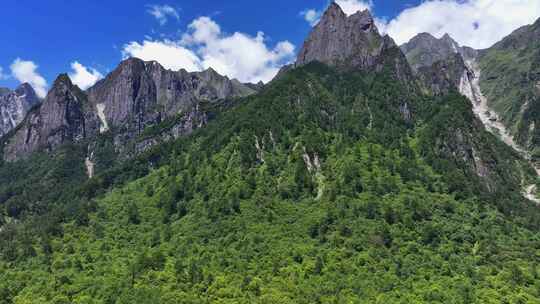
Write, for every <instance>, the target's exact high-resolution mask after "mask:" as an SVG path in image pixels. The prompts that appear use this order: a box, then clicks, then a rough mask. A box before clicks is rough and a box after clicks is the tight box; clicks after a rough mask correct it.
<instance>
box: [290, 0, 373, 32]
mask: <svg viewBox="0 0 540 304" xmlns="http://www.w3.org/2000/svg"><path fill="white" fill-rule="evenodd" d="M336 3H337V4H338V5H339V6H340V7H341V9H342V10H343V12H344V13H345V14H347V15H348V16H350V15H352V14H354V13H356V12H358V11H364V10H366V9H368V10H371V9H372V8H373V1H371V0H369V1H362V0H336ZM322 13H323V10H317V9H314V8H311V9H306V10H303V11H302V12H300V15H301V16H302V17H303V18H304V20H306V21H307V22H308V23H309V25H311V26H315V25H316V24H317V23H319V19H320V18H321V16H322Z"/></svg>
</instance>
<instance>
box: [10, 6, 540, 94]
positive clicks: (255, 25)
mask: <svg viewBox="0 0 540 304" xmlns="http://www.w3.org/2000/svg"><path fill="white" fill-rule="evenodd" d="M342 1H351V2H355V3H360V2H362V1H361V0H342ZM455 1H456V3H455V4H456V5H457V6H458V7H457V8H458V10H459V9H462V7H460V6H459V5H461V4H460V3H462V2H463V1H462V0H455ZM479 1H484V2H486V0H468V1H465V2H479ZM487 1H489V0H487ZM494 1H495V0H494ZM496 1H501V2H505V1H514V2H515V0H496ZM519 1H522V6H523V8H524V9H525V10H529V11H530V10H531V7H532V10H533V13H532V15H533V17H534V16H540V12H539V11H538V10H540V6H536V4H531V3H534V2H540V1H538V0H518V2H519ZM363 2H364V3H363V4H365V5H367V6H370V7H371V9H372V11H373V12H374V14H375V16H376V17H377V18H378V19H381V20H383V19H384V20H386V21H390V22H389V23H388V24H389V25H391V24H392V22H391V21H394V22H396V24H395V26H394V28H398V27H399V28H403V24H402V23H403V22H406V21H407V20H405V21H401V23H400V22H397V21H399V20H398V19H400V17H402V16H401V15H403V11H404V10H406V9H407V8H408V9H409V11H411V10H413V12H414V9H416V8H421V7H424V6H427V5H425V3H424V2H423V1H421V0H410V1H409V0H407V1H399V0H391V1H390V0H380V1H378V0H374V1H373V2H369V1H363ZM427 2H440V1H427ZM448 2H453V1H452V0H448ZM327 4H328V1H327V0H309V1H308V0H294V1H291V0H273V1H248V0H235V1H201V0H182V1H178V0H163V1H147V0H115V1H110V0H109V1H104V0H92V1H68V0H46V1H42V0H3V1H2V2H1V4H0V8H1V11H2V12H3V13H2V17H1V18H0V28H2V34H1V37H2V38H1V39H2V42H3V43H2V44H1V47H0V67H1V68H2V75H3V76H0V86H8V87H14V86H16V85H17V84H18V83H19V82H20V81H19V80H18V79H16V78H17V77H15V76H13V75H12V73H11V70H10V66H12V64H13V63H14V61H15V60H16V59H17V58H20V59H21V60H23V61H31V62H32V63H33V64H34V65H35V66H37V68H36V69H32V68H31V67H28V66H27V68H29V69H30V70H33V72H35V73H38V74H40V75H41V76H43V78H44V79H45V80H46V82H47V85H50V84H51V83H52V81H54V79H55V77H56V76H57V75H58V74H59V73H62V72H71V73H75V72H74V71H73V70H72V66H71V65H72V63H74V62H79V63H80V64H82V65H83V66H84V67H86V68H88V69H89V70H88V71H90V72H91V73H93V70H92V69H95V70H96V71H98V72H99V75H106V74H107V73H108V72H110V71H111V70H112V69H114V67H116V65H117V64H118V63H119V61H120V60H122V56H123V52H122V51H123V50H124V56H125V46H126V45H128V44H129V43H133V42H137V43H138V44H139V46H141V47H142V46H143V44H144V42H145V41H147V42H149V41H154V42H163V41H168V43H169V46H170V45H171V44H174V46H175V47H176V48H186V49H188V50H190V51H193V53H194V54H196V56H199V59H197V61H198V62H197V64H198V65H200V66H201V67H207V66H208V65H209V64H210V63H216V62H217V63H216V65H218V66H220V64H221V63H222V62H219V58H217V57H215V58H214V59H213V60H206V61H204V62H203V60H202V58H206V57H208V56H209V55H208V54H206V53H202V52H203V51H202V50H203V48H204V47H210V46H211V45H214V44H209V43H210V42H208V41H206V40H205V41H204V42H201V41H198V42H192V44H190V45H189V46H188V45H186V43H185V41H186V40H185V39H183V38H185V36H184V37H183V35H184V34H186V33H188V34H190V35H191V36H192V37H191V38H192V40H193V37H194V35H195V34H196V33H198V32H197V30H201V29H200V28H195V27H191V28H190V27H189V26H190V24H193V21H194V20H198V18H200V17H202V16H206V17H208V19H205V20H206V21H207V22H205V23H204V24H201V26H214V27H215V26H218V27H219V33H218V34H216V35H218V37H219V38H216V39H221V40H220V42H223V41H224V40H225V39H226V38H228V37H231V35H233V33H236V32H238V33H242V35H245V37H249V38H253V39H254V40H255V39H256V37H257V35H258V32H264V39H263V43H262V44H263V45H264V46H265V47H266V48H267V50H265V52H266V53H264V54H266V55H268V56H269V58H270V57H272V56H274V57H279V58H278V59H276V58H273V57H272V58H273V59H269V60H270V61H271V62H269V63H268V62H267V63H264V64H263V66H262V67H261V69H262V68H269V67H271V68H272V70H271V71H266V70H264V71H262V70H257V71H249V72H248V74H249V73H251V74H249V75H247V74H246V75H245V77H243V76H244V74H245V73H244V71H229V70H227V68H225V67H224V68H223V69H224V70H223V72H224V73H225V74H231V76H238V77H237V78H244V79H241V80H254V79H258V78H265V77H266V78H268V76H267V74H266V73H267V72H268V73H272V72H273V71H274V69H273V68H275V66H276V65H279V64H282V63H283V61H286V60H291V54H290V53H288V52H287V51H285V50H283V51H282V50H278V45H279V43H280V42H285V41H287V42H288V43H290V44H291V45H292V46H294V47H295V50H294V52H296V51H298V49H299V48H300V47H301V44H302V41H303V39H304V38H305V37H306V35H307V34H308V33H309V31H310V28H311V26H310V24H309V23H308V22H306V20H304V16H302V15H301V12H305V11H306V10H309V9H312V10H314V11H316V12H320V11H321V10H322V9H324V7H325V6H326V5H327ZM152 5H154V6H160V7H165V6H168V7H170V8H173V9H174V11H175V13H174V14H167V15H165V18H161V19H159V18H156V16H153V15H152V14H151V13H150V11H151V6H152ZM527 5H528V6H527ZM531 5H532V6H531ZM428 9H431V11H428V12H432V11H435V12H437V13H436V14H439V13H442V12H438V10H443V9H444V7H438V6H434V7H433V8H429V7H428ZM416 13H417V14H425V13H426V10H425V9H424V11H422V10H419V11H417V12H416ZM517 13H518V12H517V11H516V14H517ZM430 14H431V13H430ZM405 17H407V16H405ZM413 17H414V14H412V16H410V17H409V18H408V19H411V18H413ZM531 18H532V17H529V18H528V19H527V18H525V19H526V20H525V21H519V22H522V23H524V22H530V20H532V19H531ZM404 19H407V18H404ZM418 19H422V18H418ZM435 19H436V18H435ZM516 19H517V18H516ZM521 19H523V16H521ZM163 20H165V21H166V22H165V23H163ZM208 20H210V21H208ZM407 22H409V23H411V21H407ZM418 22H419V23H422V22H423V21H422V20H418ZM433 22H436V20H435V21H432V23H433ZM425 27H426V29H427V31H433V30H430V27H429V25H427V26H425ZM431 27H432V28H433V29H439V28H440V25H439V26H437V25H433V24H432V25H431ZM511 27H516V26H515V25H514V24H512V26H511ZM422 30H424V28H423V25H421V26H418V28H414V29H411V30H410V31H409V32H411V33H412V32H418V31H422ZM439 30H440V29H439ZM400 31H401V32H399V33H398V32H395V35H396V36H398V37H399V36H400V35H402V36H403V37H406V36H407V35H409V36H410V35H412V34H411V33H405V34H404V33H403V30H400ZM506 31H507V32H508V31H509V30H506ZM389 34H392V30H390V31H389ZM437 34H438V33H437ZM240 38H241V37H240ZM181 41H182V42H181ZM232 43H234V42H232ZM220 45H222V46H223V48H224V49H226V48H227V46H226V45H225V44H224V43H221V44H220ZM282 46H283V45H279V48H280V49H281V47H282ZM246 47H248V44H246ZM285 49H287V48H285ZM287 50H288V49H287ZM130 54H133V53H130ZM145 54H146V53H145ZM221 55H223V56H227V54H226V53H224V54H221V53H220V54H219V56H221ZM219 56H218V57H219ZM159 58H161V57H159ZM156 60H157V59H156ZM216 60H217V61H216ZM158 61H160V60H158ZM199 61H200V62H199ZM177 66H178V64H173V65H172V67H177ZM218 71H219V70H218ZM243 73H244V74H243ZM95 75H98V73H97V72H96V73H95ZM18 78H21V77H18Z"/></svg>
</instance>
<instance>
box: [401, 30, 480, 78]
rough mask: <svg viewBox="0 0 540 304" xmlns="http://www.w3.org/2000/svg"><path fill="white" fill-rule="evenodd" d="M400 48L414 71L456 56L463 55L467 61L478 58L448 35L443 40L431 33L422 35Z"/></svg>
mask: <svg viewBox="0 0 540 304" xmlns="http://www.w3.org/2000/svg"><path fill="white" fill-rule="evenodd" d="M400 48H401V50H402V51H403V53H404V54H405V56H407V60H408V61H409V64H410V65H411V67H412V68H413V70H414V71H418V70H419V69H420V68H422V67H430V66H432V65H433V64H434V63H436V62H438V61H441V60H446V59H449V58H450V59H451V58H452V57H453V56H454V54H460V55H462V56H463V57H464V59H465V60H469V59H471V58H473V57H475V56H476V51H475V50H473V49H471V48H469V47H463V46H461V45H460V44H459V43H458V42H457V41H456V40H455V39H454V38H452V37H451V36H450V34H448V33H446V34H444V35H443V36H442V37H441V38H437V37H435V36H433V35H432V34H430V33H420V34H418V35H416V36H414V37H413V38H412V39H411V40H410V41H409V42H407V43H405V44H403V45H402V46H401V47H400Z"/></svg>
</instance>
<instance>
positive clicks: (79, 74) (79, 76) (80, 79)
mask: <svg viewBox="0 0 540 304" xmlns="http://www.w3.org/2000/svg"><path fill="white" fill-rule="evenodd" d="M71 68H72V69H73V72H72V73H69V78H70V79H71V81H72V82H73V83H74V84H76V85H77V86H79V88H81V89H82V90H86V89H88V88H89V87H91V86H93V85H94V84H95V83H96V82H97V81H98V80H100V79H101V78H103V74H101V73H100V72H98V71H97V70H96V69H92V68H87V67H85V66H84V65H82V64H80V63H79V62H78V61H74V62H72V63H71Z"/></svg>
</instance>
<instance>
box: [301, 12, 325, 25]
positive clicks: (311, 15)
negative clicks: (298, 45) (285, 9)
mask: <svg viewBox="0 0 540 304" xmlns="http://www.w3.org/2000/svg"><path fill="white" fill-rule="evenodd" d="M300 16H302V17H304V19H305V20H306V21H307V22H308V23H309V25H311V26H315V25H317V23H318V22H319V19H320V18H321V11H318V10H316V9H307V10H304V11H302V12H300Z"/></svg>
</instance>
